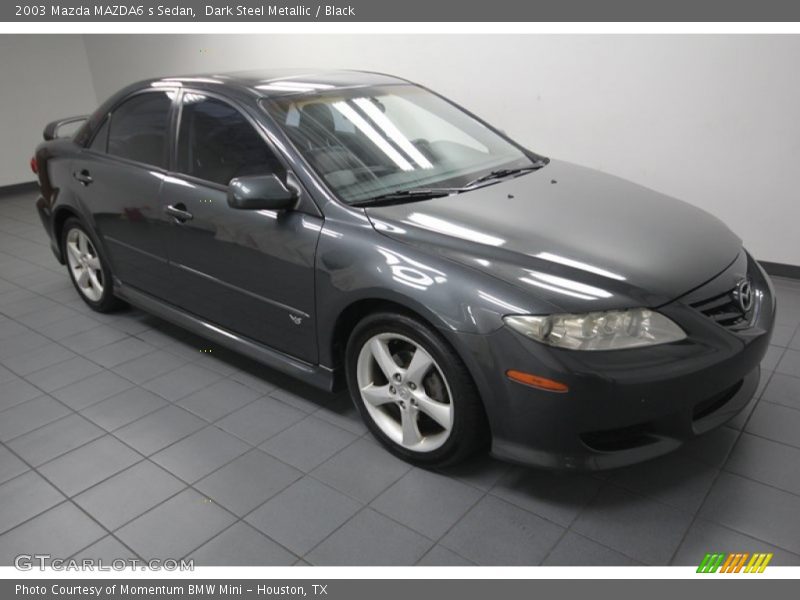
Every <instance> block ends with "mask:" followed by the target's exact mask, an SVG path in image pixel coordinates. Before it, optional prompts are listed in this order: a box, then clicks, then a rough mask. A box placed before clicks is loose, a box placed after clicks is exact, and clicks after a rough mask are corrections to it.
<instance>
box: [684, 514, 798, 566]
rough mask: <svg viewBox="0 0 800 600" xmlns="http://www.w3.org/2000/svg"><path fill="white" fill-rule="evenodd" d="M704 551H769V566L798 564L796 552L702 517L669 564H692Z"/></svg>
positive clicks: (698, 561) (704, 553)
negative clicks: (771, 555)
mask: <svg viewBox="0 0 800 600" xmlns="http://www.w3.org/2000/svg"><path fill="white" fill-rule="evenodd" d="M707 552H723V553H730V552H747V553H750V554H753V553H755V552H772V553H773V557H772V561H771V562H770V564H771V565H775V566H781V565H792V566H797V565H800V555H797V554H793V553H791V552H787V551H786V550H784V549H782V548H778V547H776V546H773V545H771V544H767V543H766V542H763V541H761V540H758V539H756V538H753V537H750V536H747V535H744V534H742V533H738V532H736V531H733V530H732V529H728V528H727V527H723V526H722V525H717V524H716V523H712V522H710V521H706V520H705V519H698V520H697V521H695V522H694V523H692V526H691V527H690V528H689V531H688V532H687V533H686V537H685V538H684V540H683V542H681V545H680V548H678V552H677V553H676V554H675V558H674V559H673V561H672V564H673V565H687V566H693V567H696V566H698V565H699V564H700V562H701V561H702V560H703V557H704V556H705V555H706V553H707Z"/></svg>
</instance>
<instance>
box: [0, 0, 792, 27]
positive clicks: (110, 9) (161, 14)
mask: <svg viewBox="0 0 800 600" xmlns="http://www.w3.org/2000/svg"><path fill="white" fill-rule="evenodd" d="M0 21H10V22H15V21H18V22H23V21H24V22H81V21H83V22H113V21H127V22H131V21H150V22H152V21H162V22H180V21H183V22H193V21H237V22H247V21H251V22H290V21H307V22H314V21H317V22H376V21H383V22H392V21H395V22H402V21H406V22H559V21H563V22H582V21H585V22H615V21H619V22H646V21H650V22H671V21H672V22H747V21H758V22H769V21H775V22H781V21H783V22H785V21H800V2H797V1H796V0H759V1H758V2H753V1H752V0H669V1H664V0H491V1H485V0H484V1H479V0H449V1H442V0H438V1H436V0H433V1H432V0H349V1H346V2H344V1H341V0H328V1H327V2H324V3H319V2H316V1H313V2H303V1H302V0H299V1H298V0H295V1H291V0H289V1H282V2H281V1H272V2H269V1H263V0H236V1H226V0H130V2H129V3H125V4H115V3H110V2H98V1H92V0H40V1H35V0H31V1H28V0H17V1H14V0H12V2H9V3H7V2H3V3H2V5H1V6H0Z"/></svg>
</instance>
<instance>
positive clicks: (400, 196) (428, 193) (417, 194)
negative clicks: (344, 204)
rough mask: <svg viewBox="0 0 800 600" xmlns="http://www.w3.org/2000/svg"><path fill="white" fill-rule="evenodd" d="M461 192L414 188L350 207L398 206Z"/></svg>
mask: <svg viewBox="0 0 800 600" xmlns="http://www.w3.org/2000/svg"><path fill="white" fill-rule="evenodd" d="M459 191H461V190H460V189H459V188H414V189H411V190H398V191H395V192H388V193H386V194H380V195H378V196H373V197H372V198H365V199H364V200H357V201H355V202H351V203H350V206H379V205H383V204H398V203H400V202H414V201H416V200H430V199H431V198H441V197H442V196H449V195H450V194H455V193H458V192H459Z"/></svg>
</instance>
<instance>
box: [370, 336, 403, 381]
mask: <svg viewBox="0 0 800 600" xmlns="http://www.w3.org/2000/svg"><path fill="white" fill-rule="evenodd" d="M369 351H370V352H371V353H372V356H373V358H374V359H375V362H377V363H378V366H379V367H380V369H381V371H383V375H384V376H385V377H386V379H387V380H390V381H391V379H392V375H394V374H395V373H397V372H398V371H399V370H400V368H399V366H398V365H397V363H396V362H394V359H393V358H392V355H391V354H390V353H389V347H388V346H387V345H386V342H384V341H383V340H381V339H379V338H377V337H376V338H373V339H372V341H371V342H370V344H369Z"/></svg>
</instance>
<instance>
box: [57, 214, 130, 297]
mask: <svg viewBox="0 0 800 600" xmlns="http://www.w3.org/2000/svg"><path fill="white" fill-rule="evenodd" d="M61 239H62V245H63V246H62V249H61V251H62V254H63V255H64V257H65V258H66V262H67V270H68V271H69V276H70V279H72V283H73V285H74V286H75V289H76V290H78V294H80V296H81V299H82V300H83V301H84V302H86V304H88V305H89V307H90V308H92V309H93V310H96V311H98V312H109V311H112V310H114V309H116V308H118V307H119V306H120V305H121V304H122V302H121V301H120V300H119V299H117V298H116V297H115V296H114V293H113V289H112V288H113V285H112V281H111V270H110V269H109V267H108V264H107V263H106V261H105V260H104V258H103V257H102V256H101V254H100V250H99V245H98V244H97V243H96V242H95V240H94V238H93V237H92V236H91V235H90V234H89V232H88V230H87V229H86V228H85V227H84V225H83V223H82V222H81V221H79V220H78V219H76V218H74V217H73V218H69V219H67V221H66V222H65V223H64V229H63V230H62V234H61Z"/></svg>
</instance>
